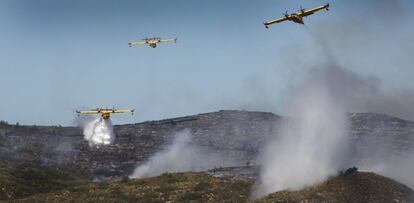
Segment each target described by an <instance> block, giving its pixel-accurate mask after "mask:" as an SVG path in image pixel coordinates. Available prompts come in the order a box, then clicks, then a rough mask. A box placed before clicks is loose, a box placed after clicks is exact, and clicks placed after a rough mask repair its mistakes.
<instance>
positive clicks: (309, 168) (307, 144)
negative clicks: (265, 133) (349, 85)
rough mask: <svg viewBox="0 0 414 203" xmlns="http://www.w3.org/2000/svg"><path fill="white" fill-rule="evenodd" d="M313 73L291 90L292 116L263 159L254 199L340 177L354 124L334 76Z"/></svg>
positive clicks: (268, 146) (288, 111) (320, 71)
mask: <svg viewBox="0 0 414 203" xmlns="http://www.w3.org/2000/svg"><path fill="white" fill-rule="evenodd" d="M333 68H335V67H330V68H325V69H320V70H317V71H310V72H309V73H308V75H307V76H306V78H305V79H304V82H303V83H302V84H301V85H299V86H297V87H295V88H293V89H292V90H291V95H290V99H289V102H288V104H289V105H288V106H287V113H288V115H289V118H287V119H286V120H285V121H284V123H283V124H282V127H281V131H280V134H278V135H277V136H275V137H274V140H273V141H272V142H270V143H269V144H268V145H267V146H266V149H265V151H264V153H263V155H262V158H261V162H262V170H261V177H260V182H259V183H258V186H257V190H256V191H255V192H254V194H253V195H254V196H256V197H257V196H262V195H265V194H268V193H271V192H274V191H279V190H284V189H293V190H297V189H302V188H303V187H305V186H309V185H311V184H314V183H317V182H321V181H324V180H325V179H327V178H328V177H329V176H331V175H334V174H336V173H337V171H338V170H339V169H341V167H343V165H344V164H343V163H345V162H346V161H347V155H348V153H347V152H348V143H349V141H348V138H349V133H348V127H349V125H348V120H347V115H346V111H345V108H344V106H343V105H342V102H341V101H340V99H341V98H340V97H338V95H337V92H336V91H335V89H334V88H332V87H333V86H332V85H331V84H330V83H331V80H330V77H328V76H329V74H327V73H329V72H331V71H339V70H331V69H333Z"/></svg>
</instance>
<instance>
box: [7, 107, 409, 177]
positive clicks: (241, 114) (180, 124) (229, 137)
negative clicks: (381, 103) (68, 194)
mask: <svg viewBox="0 0 414 203" xmlns="http://www.w3.org/2000/svg"><path fill="white" fill-rule="evenodd" d="M350 119H351V129H352V130H351V132H350V133H351V134H352V139H353V145H352V146H353V149H352V150H353V151H352V154H353V163H352V164H355V165H363V164H365V163H368V162H373V161H380V160H383V159H391V158H392V157H395V156H401V155H402V154H404V153H406V152H408V151H413V150H414V149H413V148H414V122H411V121H407V120H402V119H398V118H394V117H390V116H387V115H382V114H373V113H353V114H350ZM280 121H281V117H280V116H278V115H275V114H272V113H266V112H250V111H232V110H225V111H218V112H212V113H204V114H198V115H193V116H187V117H180V118H173V119H165V120H160V121H147V122H143V123H136V124H127V125H115V126H114V131H115V134H116V136H117V138H116V141H115V144H114V145H112V146H106V147H100V148H90V147H89V145H88V143H87V141H85V140H84V139H83V135H82V129H80V128H78V127H61V126H21V125H7V124H6V123H1V124H0V160H1V162H0V167H14V166H17V165H19V164H22V163H40V164H43V165H60V166H66V165H67V166H71V167H73V166H76V167H79V168H81V169H84V170H87V171H89V172H91V173H93V174H95V175H97V176H102V177H119V176H126V175H129V174H131V172H132V171H133V169H134V168H135V166H136V165H139V164H140V163H142V162H144V161H146V160H147V159H148V158H149V157H150V156H151V155H153V154H154V153H156V152H157V151H159V150H161V149H163V148H164V147H165V146H166V145H168V143H170V142H171V141H172V139H173V138H174V135H175V134H176V133H177V132H179V131H181V130H184V129H189V130H190V131H191V133H192V134H193V136H194V139H193V142H194V144H196V145H198V146H200V147H201V148H206V149H209V150H210V151H214V152H215V153H217V154H223V155H226V156H230V157H231V158H232V159H233V160H235V161H236V162H237V163H238V164H237V165H239V166H246V165H249V166H246V167H235V168H228V169H220V167H221V166H216V167H215V168H216V175H219V174H220V173H222V174H223V175H225V174H228V175H230V176H231V175H232V174H241V175H240V177H241V178H242V179H244V178H245V177H244V176H246V177H247V179H249V178H251V177H253V176H254V174H255V173H256V172H255V170H250V169H252V168H256V167H257V166H255V159H256V158H257V156H258V154H259V153H260V150H261V149H262V148H263V146H264V144H265V143H266V140H267V139H268V138H269V137H271V136H277V133H278V126H279V124H280ZM247 163H249V164H247ZM212 169H214V168H212ZM220 171H221V172H220ZM210 172H211V170H210ZM246 174H247V175H246Z"/></svg>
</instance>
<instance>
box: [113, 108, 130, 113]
mask: <svg viewBox="0 0 414 203" xmlns="http://www.w3.org/2000/svg"><path fill="white" fill-rule="evenodd" d="M134 111H135V110H134V109H126V110H113V111H112V112H111V113H133V112H134Z"/></svg>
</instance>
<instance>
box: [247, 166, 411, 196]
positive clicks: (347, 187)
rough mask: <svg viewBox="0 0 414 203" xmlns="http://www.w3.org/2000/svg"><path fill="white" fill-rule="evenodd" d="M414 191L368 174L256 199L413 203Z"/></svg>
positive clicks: (339, 177) (332, 180) (345, 177)
mask: <svg viewBox="0 0 414 203" xmlns="http://www.w3.org/2000/svg"><path fill="white" fill-rule="evenodd" d="M413 201H414V192H413V190H411V189H410V188H408V187H407V186H405V185H402V184H400V183H398V182H396V181H394V180H391V179H389V178H386V177H383V176H379V175H376V174H374V173H370V172H357V173H355V174H351V175H348V176H337V177H333V178H331V179H329V180H327V181H326V182H324V183H321V184H318V185H315V186H312V187H308V188H306V189H303V190H300V191H280V192H275V193H272V194H270V195H268V196H266V197H263V198H261V199H258V200H255V201H254V202H255V203H264V202H315V203H316V202H413Z"/></svg>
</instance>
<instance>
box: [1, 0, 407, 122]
mask: <svg viewBox="0 0 414 203" xmlns="http://www.w3.org/2000/svg"><path fill="white" fill-rule="evenodd" d="M324 3H326V1H318V0H314V1H287V0H286V1H281V0H280V1H277V0H258V1H252V0H208V1H207V0H206V1H196V0H174V1H167V0H164V1H162V0H145V1H144V0H135V1H132V0H122V1H121V0H60V1H56V0H36V1H33V0H0V85H1V87H2V88H1V89H2V91H1V92H2V96H1V97H0V98H1V99H0V120H6V121H8V122H10V123H15V122H20V123H22V124H62V125H73V121H74V119H75V118H76V114H75V110H76V109H85V108H95V107H112V106H115V107H116V108H135V109H136V114H135V115H134V116H131V115H113V120H114V123H115V124H119V123H133V122H140V121H144V120H154V119H162V118H167V117H174V116H182V115H189V114H196V113H202V112H208V111H216V110H220V109H246V110H263V111H272V112H275V113H280V114H283V106H284V105H283V100H284V97H285V95H286V91H287V89H288V87H289V86H290V85H291V84H292V83H294V82H295V81H296V80H298V79H300V76H301V74H302V73H303V72H304V71H305V70H306V69H308V68H310V67H315V66H318V64H319V63H322V62H324V61H326V57H327V55H326V54H324V52H326V50H329V51H328V52H329V54H330V55H331V56H332V57H333V58H335V60H337V61H338V63H340V64H341V65H342V66H343V67H345V68H346V69H349V70H351V71H353V72H356V73H357V74H360V75H363V76H366V77H373V78H375V80H378V81H380V82H379V83H380V86H381V88H383V89H385V90H390V91H391V90H392V89H395V88H397V89H398V88H405V89H409V90H414V80H413V77H414V67H413V65H412V64H414V23H413V22H412V19H414V14H413V13H412V12H411V11H414V9H413V8H414V7H413V6H414V3H413V1H408V0H407V1H392V0H389V1H387V0H378V1H375V0H371V1H369V0H368V1H357V0H344V1H331V2H330V3H331V10H330V11H329V12H326V11H321V12H318V13H315V15H312V16H310V17H308V18H306V19H305V23H306V25H305V26H302V25H299V24H294V23H291V22H284V23H281V24H277V25H273V26H271V27H270V29H268V30H266V29H265V28H264V26H263V25H262V22H263V21H264V20H267V19H271V18H274V17H280V16H281V13H282V12H284V11H285V10H288V11H296V10H298V9H299V6H303V7H305V8H309V7H313V6H318V5H320V4H324ZM150 34H152V35H156V36H160V37H163V38H175V37H177V38H178V41H177V44H174V43H164V44H160V45H159V46H158V47H157V48H156V49H151V48H149V47H148V46H135V47H131V48H130V47H128V45H127V42H128V41H134V40H140V39H142V38H145V37H146V36H147V35H150ZM321 44H323V46H321Z"/></svg>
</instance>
